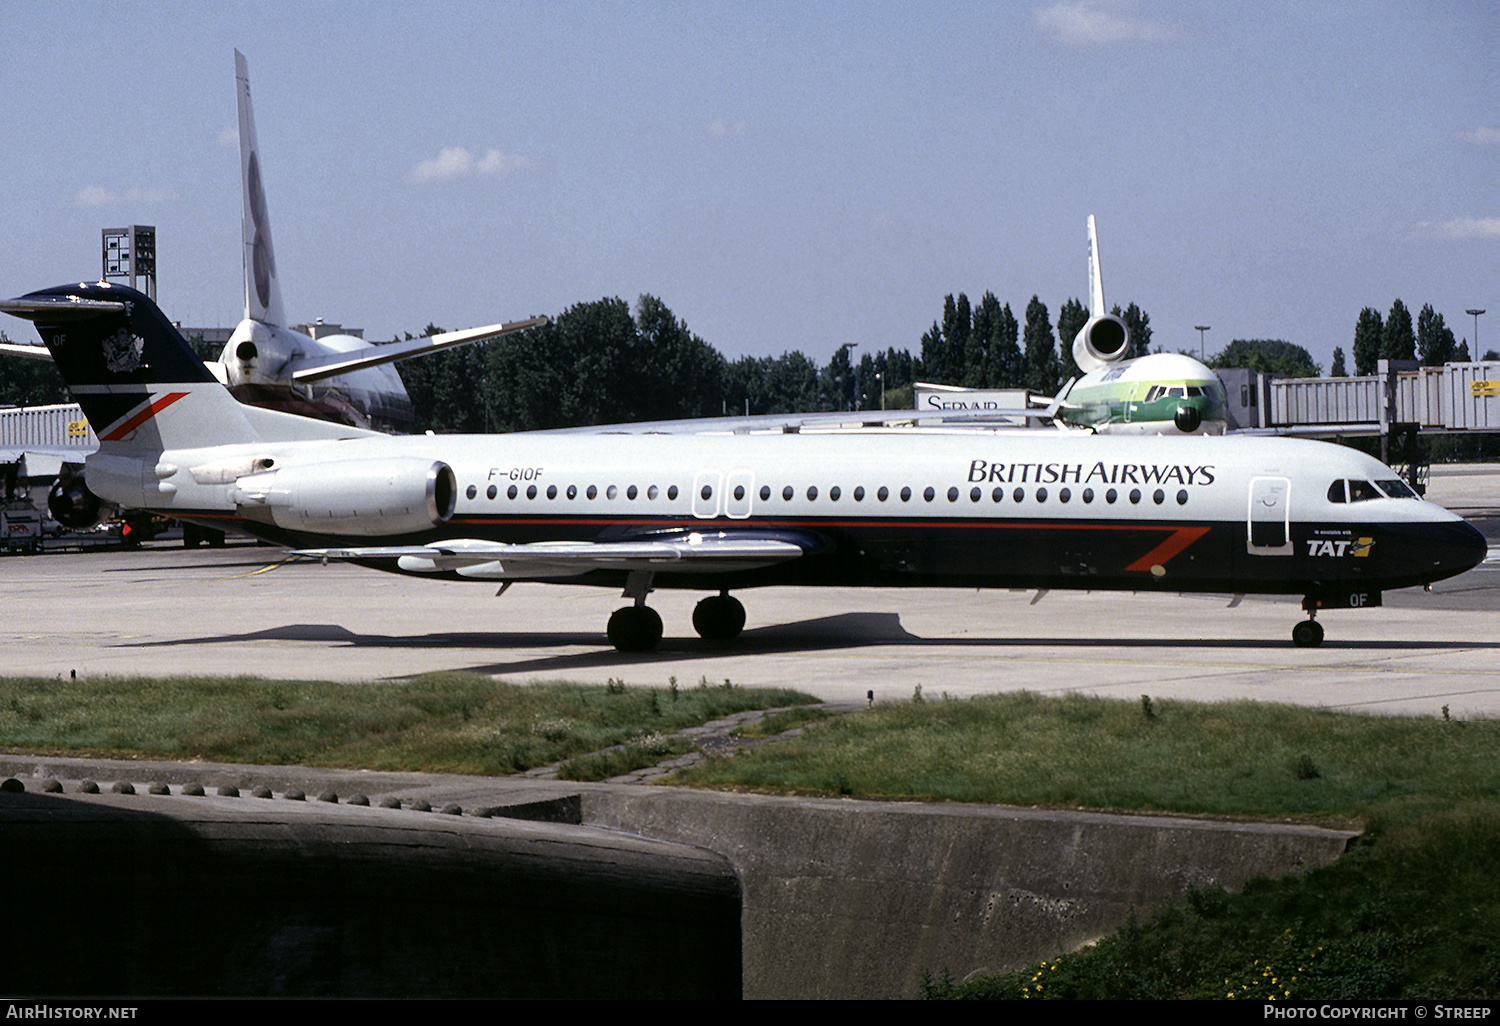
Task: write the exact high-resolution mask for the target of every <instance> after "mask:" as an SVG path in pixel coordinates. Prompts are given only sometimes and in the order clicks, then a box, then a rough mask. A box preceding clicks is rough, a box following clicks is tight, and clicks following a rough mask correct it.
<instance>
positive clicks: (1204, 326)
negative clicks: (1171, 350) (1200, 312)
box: [1193, 324, 1212, 360]
mask: <svg viewBox="0 0 1500 1026" xmlns="http://www.w3.org/2000/svg"><path fill="white" fill-rule="evenodd" d="M1210 327H1212V325H1210V324H1195V325H1193V330H1194V331H1196V332H1197V333H1198V359H1200V360H1203V359H1205V356H1204V349H1203V333H1204V332H1205V331H1207V330H1208V329H1209V328H1210Z"/></svg>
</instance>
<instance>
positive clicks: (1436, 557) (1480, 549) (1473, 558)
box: [1423, 520, 1489, 581]
mask: <svg viewBox="0 0 1500 1026" xmlns="http://www.w3.org/2000/svg"><path fill="white" fill-rule="evenodd" d="M1424 534H1425V535H1426V537H1425V539H1424V541H1425V544H1424V546H1423V550H1424V551H1423V556H1424V557H1425V558H1426V560H1429V561H1430V563H1429V565H1430V566H1431V567H1432V569H1433V570H1434V571H1436V575H1435V576H1434V577H1433V578H1432V579H1433V580H1435V581H1439V580H1442V579H1443V578H1445V577H1453V576H1455V575H1457V574H1461V573H1463V572H1464V571H1465V570H1472V569H1473V568H1474V567H1476V566H1478V565H1479V564H1480V563H1483V562H1484V560H1485V557H1486V556H1488V555H1489V543H1488V542H1486V541H1485V538H1484V535H1482V534H1480V533H1479V530H1478V529H1477V528H1476V527H1474V525H1473V524H1471V523H1469V522H1468V521H1467V520H1456V521H1453V522H1451V523H1446V524H1433V525H1431V527H1430V529H1429V530H1428V531H1426V532H1424Z"/></svg>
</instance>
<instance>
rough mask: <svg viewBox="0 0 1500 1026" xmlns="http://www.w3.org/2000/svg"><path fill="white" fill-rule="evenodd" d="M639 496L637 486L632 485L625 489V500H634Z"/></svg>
mask: <svg viewBox="0 0 1500 1026" xmlns="http://www.w3.org/2000/svg"><path fill="white" fill-rule="evenodd" d="M637 494H638V493H637V492H636V490H635V485H631V486H630V487H629V488H627V489H625V498H627V499H634V498H635V497H636V495H637Z"/></svg>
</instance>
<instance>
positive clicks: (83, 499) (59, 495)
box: [47, 474, 104, 531]
mask: <svg viewBox="0 0 1500 1026" xmlns="http://www.w3.org/2000/svg"><path fill="white" fill-rule="evenodd" d="M47 512H48V513H50V514H52V519H53V520H56V521H57V522H58V523H59V524H62V525H63V526H64V527H70V528H72V529H73V530H75V531H79V530H83V529H84V528H88V527H93V526H94V525H95V524H97V523H98V522H99V519H100V518H101V517H102V516H103V515H104V502H103V500H102V499H100V498H99V496H97V495H95V494H94V493H93V492H91V491H89V486H88V484H87V482H85V481H84V479H83V475H82V474H73V475H72V476H71V477H60V478H58V479H57V480H56V481H54V482H53V483H52V489H51V491H49V492H48V493H47Z"/></svg>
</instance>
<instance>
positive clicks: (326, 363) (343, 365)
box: [289, 317, 550, 383]
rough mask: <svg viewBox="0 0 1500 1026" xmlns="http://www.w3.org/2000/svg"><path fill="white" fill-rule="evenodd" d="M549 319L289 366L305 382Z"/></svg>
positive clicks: (392, 344)
mask: <svg viewBox="0 0 1500 1026" xmlns="http://www.w3.org/2000/svg"><path fill="white" fill-rule="evenodd" d="M549 322H550V318H547V317H531V318H528V319H527V320H524V321H509V322H507V323H505V324H490V325H486V326H485V327H483V328H465V329H464V330H463V331H445V332H443V333H442V334H441V335H424V336H423V337H421V338H412V339H407V340H406V341H404V342H385V343H381V344H379V345H373V346H370V347H369V348H365V349H356V350H354V351H353V352H349V353H332V354H329V355H327V356H318V357H313V358H310V359H299V360H294V361H293V362H292V364H291V366H290V368H289V370H290V372H291V377H292V380H293V381H296V382H299V383H306V382H309V381H321V380H322V379H324V378H331V377H334V376H335V375H338V374H348V373H350V372H351V371H357V370H363V369H364V368H366V367H378V366H380V365H381V364H384V363H395V362H396V361H397V360H409V359H411V358H412V357H414V356H427V355H428V354H429V353H436V352H440V351H442V350H444V349H452V348H453V347H454V346H466V345H468V344H470V343H471V342H486V341H488V340H490V339H492V338H499V337H500V336H502V335H509V334H511V333H513V332H517V331H525V330H526V329H527V328H539V327H541V326H542V325H544V324H547V323H549Z"/></svg>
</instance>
